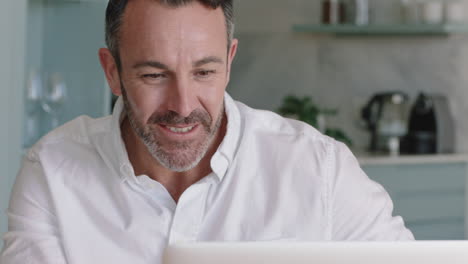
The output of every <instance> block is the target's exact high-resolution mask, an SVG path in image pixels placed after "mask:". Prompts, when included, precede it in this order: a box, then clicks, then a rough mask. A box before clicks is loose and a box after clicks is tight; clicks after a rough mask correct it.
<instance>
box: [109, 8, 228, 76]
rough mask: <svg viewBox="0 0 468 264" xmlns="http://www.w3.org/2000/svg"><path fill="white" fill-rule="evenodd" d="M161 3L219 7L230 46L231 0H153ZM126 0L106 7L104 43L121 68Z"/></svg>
mask: <svg viewBox="0 0 468 264" xmlns="http://www.w3.org/2000/svg"><path fill="white" fill-rule="evenodd" d="M155 1H158V2H160V3H161V4H163V5H167V6H170V7H180V6H183V5H186V4H189V3H191V2H193V1H198V2H200V3H201V4H203V5H205V6H208V7H211V8H213V9H216V8H218V7H221V9H222V10H223V13H224V18H225V23H226V31H227V42H228V47H227V48H228V50H229V48H230V46H231V41H232V39H233V37H234V8H233V5H232V1H233V0H155ZM127 4H128V0H109V3H108V5H107V9H106V44H107V47H108V48H109V50H110V52H111V54H112V56H113V57H114V59H115V61H116V64H117V67H118V69H119V70H121V63H120V54H119V44H120V28H121V26H122V22H123V14H124V11H125V8H126V7H127Z"/></svg>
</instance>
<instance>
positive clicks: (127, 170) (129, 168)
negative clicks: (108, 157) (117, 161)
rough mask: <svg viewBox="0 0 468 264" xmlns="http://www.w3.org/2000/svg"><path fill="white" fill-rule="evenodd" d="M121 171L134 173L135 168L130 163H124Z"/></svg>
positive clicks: (129, 173)
mask: <svg viewBox="0 0 468 264" xmlns="http://www.w3.org/2000/svg"><path fill="white" fill-rule="evenodd" d="M120 171H121V172H122V173H125V174H127V175H132V174H133V169H132V167H131V166H130V165H128V164H123V165H122V166H121V167H120Z"/></svg>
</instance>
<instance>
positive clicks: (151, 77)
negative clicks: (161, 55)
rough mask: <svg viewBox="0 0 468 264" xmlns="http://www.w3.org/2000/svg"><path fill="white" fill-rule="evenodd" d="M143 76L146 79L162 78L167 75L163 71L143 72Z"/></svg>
mask: <svg viewBox="0 0 468 264" xmlns="http://www.w3.org/2000/svg"><path fill="white" fill-rule="evenodd" d="M142 77H143V78H145V79H162V78H164V77H165V75H164V74H162V73H149V74H143V75H142Z"/></svg>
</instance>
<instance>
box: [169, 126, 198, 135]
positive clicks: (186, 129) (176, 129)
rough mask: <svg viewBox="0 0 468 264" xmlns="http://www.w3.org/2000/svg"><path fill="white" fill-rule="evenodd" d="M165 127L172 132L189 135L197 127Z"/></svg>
mask: <svg viewBox="0 0 468 264" xmlns="http://www.w3.org/2000/svg"><path fill="white" fill-rule="evenodd" d="M164 127H165V128H167V129H169V130H170V131H171V132H174V133H180V134H182V133H188V132H190V131H192V130H193V129H194V128H195V127H196V125H193V126H187V127H173V126H167V125H165V126H164Z"/></svg>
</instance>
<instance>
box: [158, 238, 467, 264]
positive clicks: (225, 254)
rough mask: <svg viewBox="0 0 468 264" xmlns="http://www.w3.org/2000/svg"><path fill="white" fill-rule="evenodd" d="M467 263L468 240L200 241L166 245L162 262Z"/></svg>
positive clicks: (235, 263) (288, 263) (273, 263)
mask: <svg viewBox="0 0 468 264" xmlns="http://www.w3.org/2000/svg"><path fill="white" fill-rule="evenodd" d="M192 263H196V264H264V263H265V264H345V263H346V264H468V241H412V242H241V243H224V242H209V243H206V242H202V243H185V244H174V245H169V246H168V247H167V248H166V250H165V252H164V259H163V264H192Z"/></svg>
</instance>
